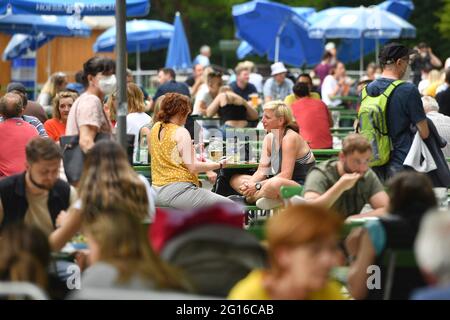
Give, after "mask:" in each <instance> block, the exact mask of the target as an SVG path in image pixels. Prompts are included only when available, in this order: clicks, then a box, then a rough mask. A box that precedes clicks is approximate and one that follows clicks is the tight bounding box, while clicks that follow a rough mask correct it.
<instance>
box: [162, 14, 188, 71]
mask: <svg viewBox="0 0 450 320" xmlns="http://www.w3.org/2000/svg"><path fill="white" fill-rule="evenodd" d="M173 25H174V28H175V32H174V34H173V37H172V39H170V43H169V50H167V56H166V64H165V66H166V68H173V69H175V70H186V69H187V68H190V67H191V61H192V60H191V52H190V50H189V43H188V41H187V38H186V33H185V32H184V27H183V21H182V20H181V16H180V13H179V12H177V13H176V14H175V19H174V22H173Z"/></svg>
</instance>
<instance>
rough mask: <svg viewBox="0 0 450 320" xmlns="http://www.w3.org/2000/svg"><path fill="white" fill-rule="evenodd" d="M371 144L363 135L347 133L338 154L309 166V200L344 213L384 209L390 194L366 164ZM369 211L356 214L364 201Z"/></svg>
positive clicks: (379, 212) (306, 191) (378, 212)
mask: <svg viewBox="0 0 450 320" xmlns="http://www.w3.org/2000/svg"><path fill="white" fill-rule="evenodd" d="M371 155H372V148H371V146H370V143H369V142H368V141H367V139H366V138H364V137H363V136H361V135H359V134H354V133H353V134H349V135H348V136H347V137H346V138H345V139H344V141H343V142H342V151H341V152H340V153H339V158H338V159H337V160H336V159H331V160H328V161H325V162H322V163H321V164H319V165H318V166H316V167H314V168H312V169H311V171H310V172H309V174H308V176H307V177H306V181H305V185H304V197H305V200H306V201H307V202H308V203H315V204H318V205H321V206H325V207H327V208H330V207H331V208H333V209H334V210H336V211H337V212H339V213H340V214H342V215H343V216H345V217H349V216H351V215H357V216H356V217H363V216H380V215H383V214H384V213H385V212H386V208H387V206H388V203H389V197H388V195H387V193H386V192H385V191H384V187H383V185H382V184H381V182H380V180H378V178H377V176H376V175H375V173H374V172H373V171H372V170H371V169H370V168H369V162H370V157H371ZM367 203H368V204H370V206H371V207H372V209H373V210H372V211H370V212H366V213H364V214H359V213H360V212H361V210H362V208H363V207H364V205H365V204H367Z"/></svg>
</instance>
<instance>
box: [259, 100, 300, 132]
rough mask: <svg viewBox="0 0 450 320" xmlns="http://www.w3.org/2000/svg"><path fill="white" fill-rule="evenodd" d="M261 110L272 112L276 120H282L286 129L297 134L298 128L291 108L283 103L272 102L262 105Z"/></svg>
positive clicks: (278, 101)
mask: <svg viewBox="0 0 450 320" xmlns="http://www.w3.org/2000/svg"><path fill="white" fill-rule="evenodd" d="M263 110H272V111H273V112H274V114H275V117H277V118H281V117H283V118H284V121H285V124H284V126H285V127H286V128H290V129H292V130H294V131H297V132H298V126H297V124H296V123H295V120H294V116H293V115H292V111H291V108H289V107H288V106H287V105H286V104H285V103H284V102H283V101H281V100H274V101H269V102H267V103H265V104H264V106H263Z"/></svg>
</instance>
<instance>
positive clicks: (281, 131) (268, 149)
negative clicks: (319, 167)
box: [230, 101, 315, 209]
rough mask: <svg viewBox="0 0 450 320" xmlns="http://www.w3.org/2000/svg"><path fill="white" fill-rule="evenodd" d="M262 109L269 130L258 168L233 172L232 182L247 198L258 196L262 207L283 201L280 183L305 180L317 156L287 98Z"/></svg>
mask: <svg viewBox="0 0 450 320" xmlns="http://www.w3.org/2000/svg"><path fill="white" fill-rule="evenodd" d="M263 110H264V114H263V118H262V123H263V125H264V129H266V131H268V132H269V133H268V134H267V135H266V136H265V138H264V141H263V146H262V152H261V159H260V162H259V166H258V169H257V171H256V172H255V173H254V174H253V175H252V176H249V175H234V176H233V177H232V178H231V180H230V185H231V187H232V188H233V189H234V190H235V191H237V192H239V193H241V194H242V195H244V196H245V197H246V200H247V202H253V201H256V200H257V201H256V205H257V206H258V207H259V208H261V209H271V208H274V207H276V206H278V205H280V204H282V201H281V200H280V193H279V192H280V187H281V186H297V185H299V184H303V183H304V182H305V178H306V174H307V173H308V171H309V169H310V168H312V167H314V165H315V159H314V155H313V154H312V152H311V149H310V148H309V146H308V144H307V143H306V142H305V140H303V138H302V137H301V136H300V135H299V134H298V127H297V125H296V124H295V123H294V119H293V116H292V113H291V110H290V108H289V107H288V106H286V104H285V103H284V102H282V101H271V102H268V103H266V104H265V105H264V107H263Z"/></svg>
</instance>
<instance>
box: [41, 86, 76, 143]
mask: <svg viewBox="0 0 450 320" xmlns="http://www.w3.org/2000/svg"><path fill="white" fill-rule="evenodd" d="M77 97H78V95H77V94H76V93H74V92H70V91H61V92H59V93H57V94H56V96H55V98H54V99H53V118H52V119H49V120H47V121H45V123H44V128H45V131H46V132H47V134H48V136H49V137H50V138H52V139H53V140H54V141H56V142H59V137H61V136H64V135H65V134H66V124H67V118H68V117H69V111H70V108H72V105H73V103H74V102H75V100H76V99H77Z"/></svg>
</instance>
